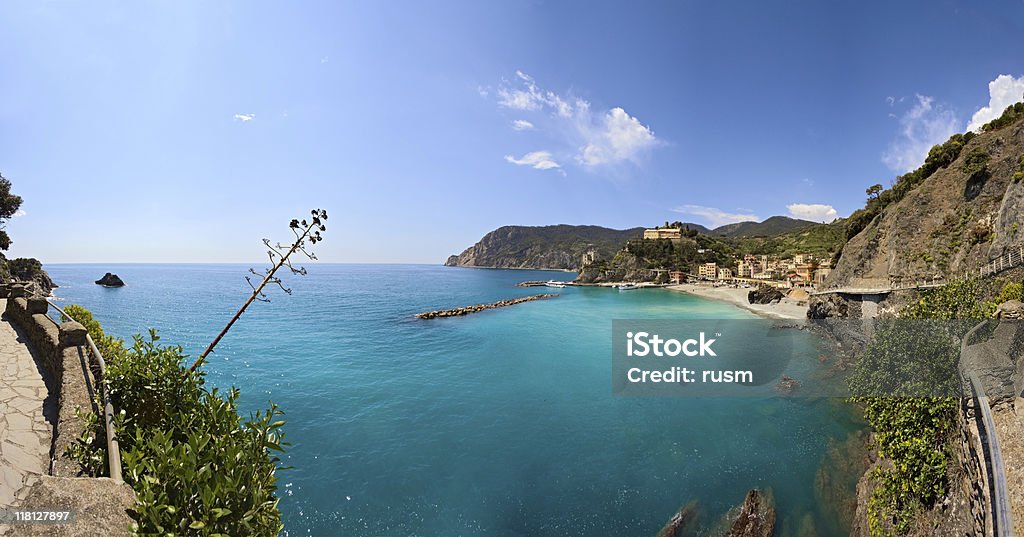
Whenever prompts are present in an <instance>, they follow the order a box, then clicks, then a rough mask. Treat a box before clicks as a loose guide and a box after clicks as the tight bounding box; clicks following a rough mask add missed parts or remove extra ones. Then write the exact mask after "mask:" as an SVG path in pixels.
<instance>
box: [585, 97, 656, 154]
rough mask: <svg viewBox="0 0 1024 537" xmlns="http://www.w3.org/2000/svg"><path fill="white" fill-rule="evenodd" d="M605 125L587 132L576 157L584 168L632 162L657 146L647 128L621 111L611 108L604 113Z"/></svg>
mask: <svg viewBox="0 0 1024 537" xmlns="http://www.w3.org/2000/svg"><path fill="white" fill-rule="evenodd" d="M603 123H604V124H603V125H602V126H601V127H600V128H598V129H597V130H596V131H594V132H592V133H590V136H589V137H588V138H589V140H590V141H589V142H588V143H587V144H586V145H585V146H583V149H581V150H580V153H579V155H578V156H577V157H576V158H577V160H579V162H580V163H582V164H584V165H587V166H597V165H600V164H607V163H609V162H618V161H623V160H634V159H635V158H636V157H638V156H639V155H640V154H642V153H643V152H644V151H646V150H647V149H650V148H652V147H654V146H656V145H657V144H658V139H657V138H655V137H654V133H653V132H651V129H650V128H649V127H647V126H646V125H644V124H642V123H640V121H639V120H638V119H637V118H635V117H632V116H630V115H629V114H627V113H626V111H625V110H623V109H622V108H612V109H611V110H610V111H608V113H607V114H605V117H604V122H603Z"/></svg>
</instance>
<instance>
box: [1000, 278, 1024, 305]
mask: <svg viewBox="0 0 1024 537" xmlns="http://www.w3.org/2000/svg"><path fill="white" fill-rule="evenodd" d="M1008 300H1022V301H1024V284H1020V283H1014V282H1011V283H1008V284H1006V285H1004V286H1003V289H1002V290H1001V291H999V296H997V297H996V300H995V303H996V304H1002V303H1003V302H1006V301H1008Z"/></svg>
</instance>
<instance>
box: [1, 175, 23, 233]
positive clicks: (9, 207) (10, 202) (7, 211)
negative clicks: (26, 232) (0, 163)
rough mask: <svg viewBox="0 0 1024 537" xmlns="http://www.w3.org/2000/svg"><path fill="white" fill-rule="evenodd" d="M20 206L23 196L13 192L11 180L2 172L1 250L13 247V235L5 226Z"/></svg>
mask: <svg viewBox="0 0 1024 537" xmlns="http://www.w3.org/2000/svg"><path fill="white" fill-rule="evenodd" d="M20 207H21V196H16V195H14V194H11V182H10V181H8V180H7V178H6V177H4V176H3V175H2V174H0V250H3V251H6V250H7V249H8V248H10V247H11V237H9V236H8V235H7V231H5V230H4V228H5V227H7V221H8V220H10V219H11V217H13V216H14V214H15V213H17V212H18V209H19V208H20Z"/></svg>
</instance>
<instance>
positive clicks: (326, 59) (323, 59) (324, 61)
mask: <svg viewBox="0 0 1024 537" xmlns="http://www.w3.org/2000/svg"><path fill="white" fill-rule="evenodd" d="M329 61H331V58H330V57H329V56H324V57H323V58H320V63H327V62H329Z"/></svg>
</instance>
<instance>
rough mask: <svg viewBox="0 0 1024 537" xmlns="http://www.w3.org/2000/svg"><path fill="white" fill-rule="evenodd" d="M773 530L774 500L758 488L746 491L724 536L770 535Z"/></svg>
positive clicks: (751, 536) (755, 536)
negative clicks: (741, 503)
mask: <svg viewBox="0 0 1024 537" xmlns="http://www.w3.org/2000/svg"><path fill="white" fill-rule="evenodd" d="M774 532H775V501H774V500H773V499H772V497H771V494H770V493H765V492H762V491H761V490H759V489H752V490H750V491H749V492H747V497H746V498H745V499H744V500H743V505H741V506H740V509H739V512H738V513H737V514H736V518H734V519H733V520H732V524H731V525H730V526H729V531H728V533H726V537H771V536H772V534H773V533H774Z"/></svg>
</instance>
